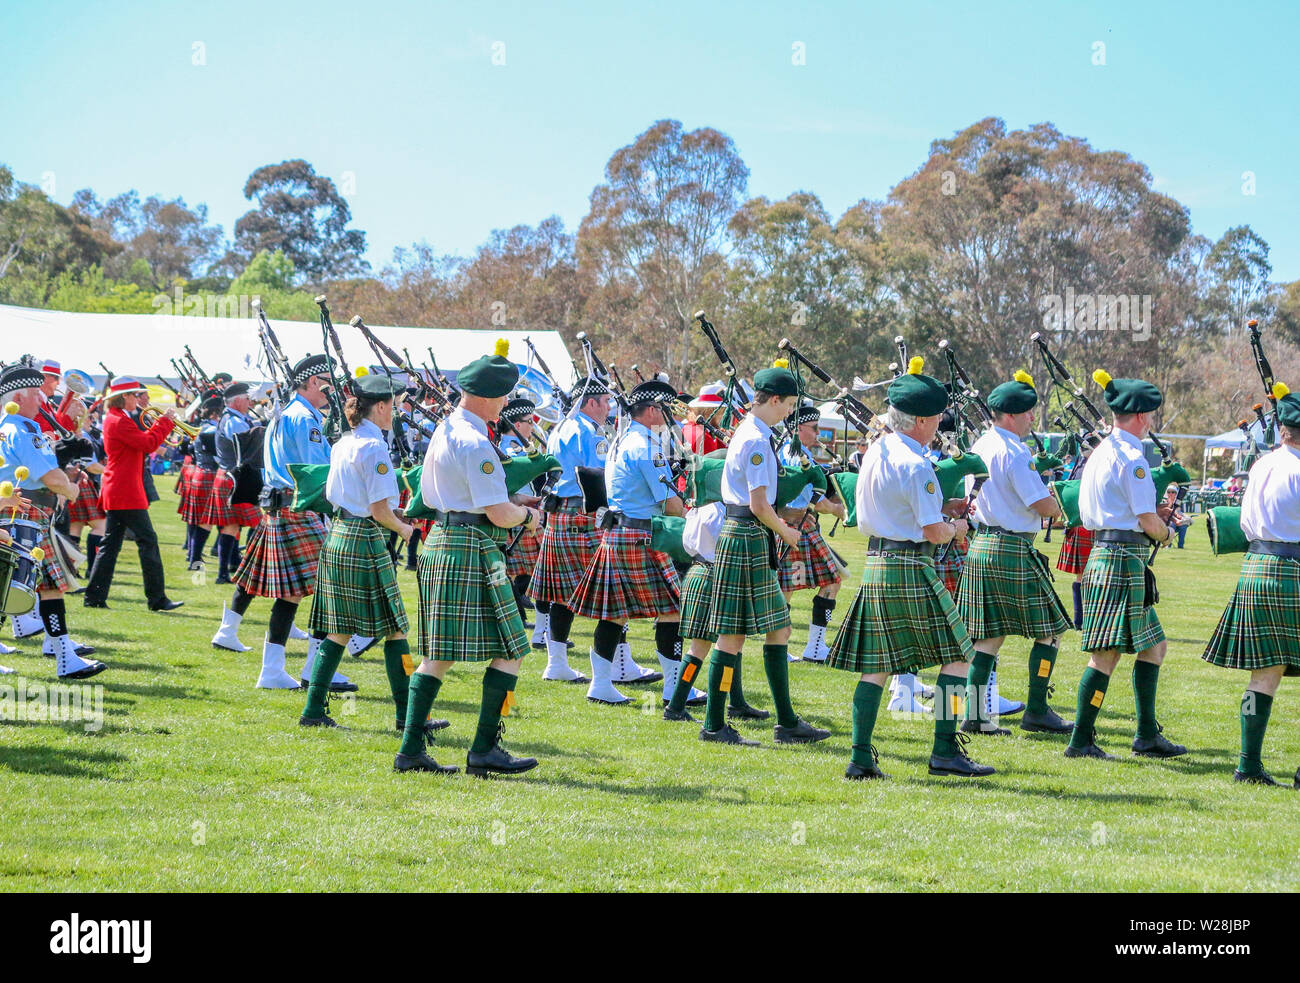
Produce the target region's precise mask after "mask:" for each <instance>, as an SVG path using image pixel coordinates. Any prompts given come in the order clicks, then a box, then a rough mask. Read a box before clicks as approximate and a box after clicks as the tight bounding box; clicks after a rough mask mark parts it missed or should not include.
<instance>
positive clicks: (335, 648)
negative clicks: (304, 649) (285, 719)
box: [302, 638, 343, 717]
mask: <svg viewBox="0 0 1300 983" xmlns="http://www.w3.org/2000/svg"><path fill="white" fill-rule="evenodd" d="M341 661H343V646H342V645H340V644H339V643H338V642H331V641H330V640H329V639H328V638H324V639H321V643H320V647H319V648H317V649H316V664H315V665H314V666H312V670H311V685H309V686H308V687H307V705H306V706H305V707H304V708H303V711H302V715H303V716H304V717H323V716H325V704H326V702H327V701H328V700H329V698H330V680H332V679H333V678H334V673H335V672H337V671H338V668H339V663H340V662H341Z"/></svg>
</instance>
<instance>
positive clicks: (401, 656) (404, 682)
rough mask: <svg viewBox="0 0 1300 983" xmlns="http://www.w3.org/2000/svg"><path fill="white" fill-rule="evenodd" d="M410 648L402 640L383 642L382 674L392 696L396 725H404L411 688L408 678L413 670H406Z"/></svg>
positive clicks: (411, 668)
mask: <svg viewBox="0 0 1300 983" xmlns="http://www.w3.org/2000/svg"><path fill="white" fill-rule="evenodd" d="M410 656H411V646H410V645H409V644H408V643H407V641H406V639H405V638H403V639H401V640H400V641H399V640H396V639H390V640H389V641H386V642H384V672H386V673H387V674H388V688H389V690H391V691H392V694H393V705H394V707H396V709H397V722H398V724H405V723H406V695H407V692H408V691H409V690H410V688H411V681H410V679H409V678H408V677H409V676H410V674H411V672H412V670H413V669H414V668H415V667H414V666H411V667H410V668H408V664H409V662H410Z"/></svg>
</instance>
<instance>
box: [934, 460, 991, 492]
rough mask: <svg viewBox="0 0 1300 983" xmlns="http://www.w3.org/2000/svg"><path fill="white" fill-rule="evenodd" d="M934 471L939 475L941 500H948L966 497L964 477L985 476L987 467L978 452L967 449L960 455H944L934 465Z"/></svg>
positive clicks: (987, 471) (987, 472)
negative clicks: (972, 452)
mask: <svg viewBox="0 0 1300 983" xmlns="http://www.w3.org/2000/svg"><path fill="white" fill-rule="evenodd" d="M934 473H935V474H937V475H938V476H939V490H940V491H942V492H943V500H944V501H945V502H950V501H952V500H953V499H955V498H965V497H966V478H967V477H975V478H987V477H988V476H989V467H988V465H987V464H985V463H984V460H983V458H981V457H980V456H979V455H978V454H971V453H970V452H969V451H967V452H965V453H963V454H962V455H961V456H960V457H945V458H944V459H943V460H942V461H940V462H939V463H938V464H936V465H935V466H934Z"/></svg>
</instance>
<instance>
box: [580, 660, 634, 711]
mask: <svg viewBox="0 0 1300 983" xmlns="http://www.w3.org/2000/svg"><path fill="white" fill-rule="evenodd" d="M613 668H614V664H613V663H612V662H606V661H605V660H604V659H602V658H601V657H600V656H598V655H597V654H596V653H595V652H592V653H591V685H590V686H588V687H587V699H589V700H591V701H592V702H593V703H609V704H611V705H614V706H618V705H620V704H623V703H631V702H632V698H631V697H630V696H624V695H623V694H622V693H620V692H619V691H618V690H617V689H615V688H614V683H613V681H612V680H611V678H610V674H611V672H612V670H613Z"/></svg>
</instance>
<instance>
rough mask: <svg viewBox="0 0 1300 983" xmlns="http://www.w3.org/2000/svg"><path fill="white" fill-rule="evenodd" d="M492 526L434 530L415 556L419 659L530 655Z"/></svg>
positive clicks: (504, 536) (499, 534) (500, 537)
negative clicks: (417, 558)
mask: <svg viewBox="0 0 1300 983" xmlns="http://www.w3.org/2000/svg"><path fill="white" fill-rule="evenodd" d="M509 537H510V532H509V530H506V529H499V528H497V527H496V526H490V527H488V526H435V527H434V528H433V529H432V530H431V531H430V533H429V536H428V538H427V539H426V540H425V544H424V549H423V550H422V551H421V552H420V569H419V573H418V574H417V576H418V578H419V582H420V612H419V624H420V632H419V635H420V658H422V659H436V660H441V661H446V662H481V661H483V660H485V659H522V658H523V657H524V656H525V655H527V654H528V652H529V650H530V644H529V638H528V633H527V632H526V631H525V630H524V622H523V619H522V618H520V617H519V605H518V604H516V603H515V595H514V591H513V590H512V589H511V586H510V575H509V573H508V572H507V569H506V558H505V554H504V553H503V552H502V550H501V546H502V545H503V544H504V543H505V542H506V541H507V540H508V539H509Z"/></svg>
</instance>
